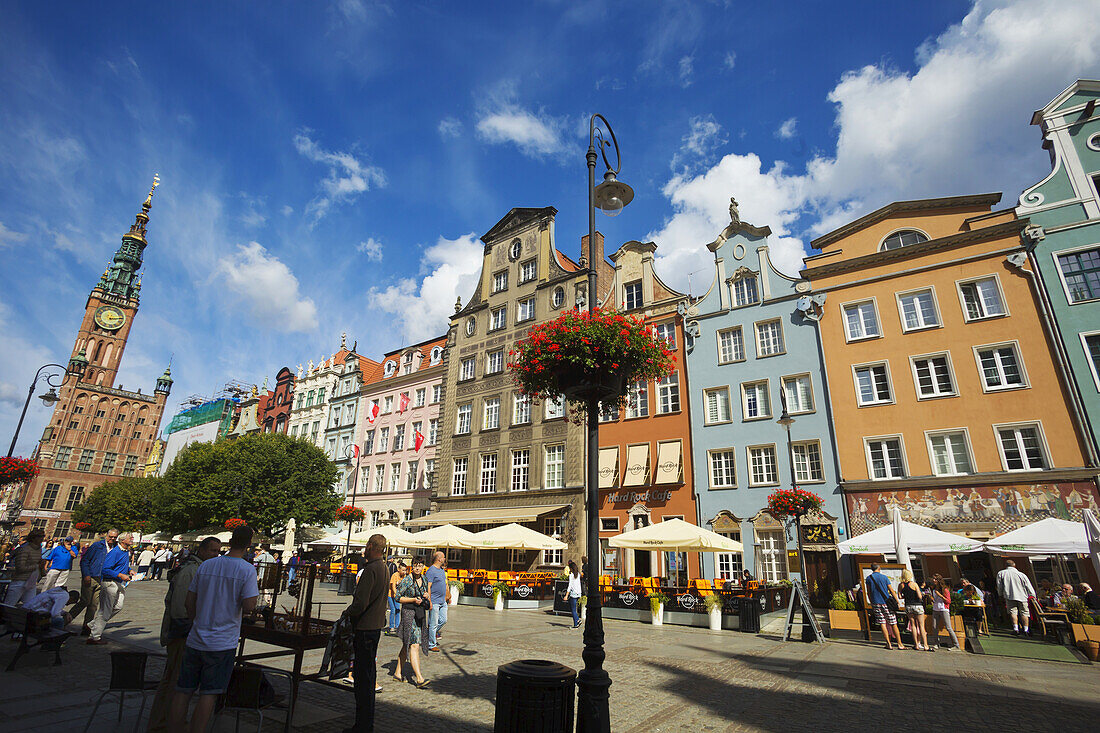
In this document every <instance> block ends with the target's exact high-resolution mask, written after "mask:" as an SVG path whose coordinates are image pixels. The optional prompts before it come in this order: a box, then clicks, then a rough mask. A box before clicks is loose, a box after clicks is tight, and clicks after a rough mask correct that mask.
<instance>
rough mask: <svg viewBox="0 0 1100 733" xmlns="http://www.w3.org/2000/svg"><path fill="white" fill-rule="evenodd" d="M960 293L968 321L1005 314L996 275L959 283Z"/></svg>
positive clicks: (964, 314) (964, 313)
mask: <svg viewBox="0 0 1100 733" xmlns="http://www.w3.org/2000/svg"><path fill="white" fill-rule="evenodd" d="M959 295H960V296H961V297H962V302H963V316H964V317H965V318H966V320H967V321H978V320H981V319H983V318H995V317H996V316H1003V315H1005V306H1004V300H1003V299H1002V297H1001V288H1000V285H999V284H998V283H997V278H995V277H983V278H980V279H978V280H971V281H970V282H965V283H959Z"/></svg>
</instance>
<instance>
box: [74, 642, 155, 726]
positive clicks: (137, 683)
mask: <svg viewBox="0 0 1100 733" xmlns="http://www.w3.org/2000/svg"><path fill="white" fill-rule="evenodd" d="M148 661H149V653H148V652H111V682H110V684H109V685H108V686H107V689H106V690H104V691H103V693H102V694H101V695H100V696H99V697H98V698H97V699H96V701H95V706H94V707H92V714H91V715H89V716H88V721H87V722H86V723H85V724H84V733H88V728H90V727H91V725H92V721H93V720H95V714H96V713H97V712H99V706H100V704H101V703H102V702H103V698H104V697H106V696H107V695H110V694H112V693H117V694H118V722H120V723H121V722H122V707H123V704H124V703H125V701H126V693H127V692H136V693H138V694H139V695H141V707H140V708H139V709H138V714H137V718H135V719H134V731H135V732H136V731H137V730H138V727H139V726H140V725H141V716H142V714H143V713H144V712H145V695H146V694H147V693H149V692H155V691H156V689H157V685H159V684H160V680H147V679H145V664H146V662H148Z"/></svg>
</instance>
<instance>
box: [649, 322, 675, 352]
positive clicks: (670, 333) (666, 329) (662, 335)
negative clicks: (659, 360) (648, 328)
mask: <svg viewBox="0 0 1100 733" xmlns="http://www.w3.org/2000/svg"><path fill="white" fill-rule="evenodd" d="M654 331H655V332H656V338H657V340H658V341H661V340H663V341H664V342H665V345H667V346H668V348H670V349H675V348H676V324H675V323H659V324H657V327H656V328H655V329H654Z"/></svg>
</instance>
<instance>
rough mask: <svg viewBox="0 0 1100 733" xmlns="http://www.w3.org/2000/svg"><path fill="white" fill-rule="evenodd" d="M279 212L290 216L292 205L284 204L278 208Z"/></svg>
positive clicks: (292, 211)
mask: <svg viewBox="0 0 1100 733" xmlns="http://www.w3.org/2000/svg"><path fill="white" fill-rule="evenodd" d="M279 213H280V214H282V215H283V216H290V215H291V214H293V213H294V207H293V206H290V205H284V206H283V208H281V209H279Z"/></svg>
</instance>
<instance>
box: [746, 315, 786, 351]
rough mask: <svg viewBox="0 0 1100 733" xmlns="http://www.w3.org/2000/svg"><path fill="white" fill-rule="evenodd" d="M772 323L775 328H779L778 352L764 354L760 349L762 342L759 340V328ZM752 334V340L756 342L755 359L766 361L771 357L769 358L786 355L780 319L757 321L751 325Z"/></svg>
mask: <svg viewBox="0 0 1100 733" xmlns="http://www.w3.org/2000/svg"><path fill="white" fill-rule="evenodd" d="M773 323H774V324H775V325H776V326H778V327H779V350H778V351H772V352H770V353H768V354H765V353H763V352H762V351H761V348H760V347H761V344H762V342H761V340H760V327H761V326H770V325H772V324H773ZM752 332H753V338H754V339H755V341H756V358H757V359H766V358H768V357H771V356H782V355H783V354H786V353H787V341H786V338H785V337H784V335H783V320H782V319H781V318H769V319H767V320H765V321H757V322H755V323H753V324H752Z"/></svg>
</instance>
